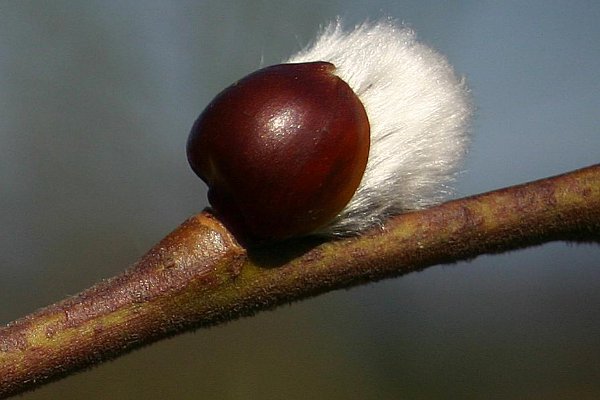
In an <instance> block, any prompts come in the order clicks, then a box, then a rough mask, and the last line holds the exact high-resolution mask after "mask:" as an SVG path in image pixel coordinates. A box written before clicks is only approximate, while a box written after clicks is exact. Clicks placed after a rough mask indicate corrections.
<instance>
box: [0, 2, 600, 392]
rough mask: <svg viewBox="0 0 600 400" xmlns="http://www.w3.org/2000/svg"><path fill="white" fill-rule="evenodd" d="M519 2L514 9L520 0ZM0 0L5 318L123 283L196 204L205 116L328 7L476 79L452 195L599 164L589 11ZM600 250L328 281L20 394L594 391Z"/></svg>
mask: <svg viewBox="0 0 600 400" xmlns="http://www.w3.org/2000/svg"><path fill="white" fill-rule="evenodd" d="M523 3H524V2H523ZM523 3H522V2H479V1H472V2H471V1H461V2H437V1H422V0H419V1H380V0H365V1H304V2H300V1H297V0H284V1H281V0H280V1H244V0H237V1H219V2H216V1H215V2H209V1H191V0H189V1H185V0H181V1H173V2H162V1H144V2H139V1H132V0H128V1H122V0H120V1H112V0H111V1H104V0H103V1H91V0H89V1H77V0H71V1H59V0H55V1H52V2H45V1H28V0H20V1H17V0H0V226H1V227H2V229H1V231H0V304H1V307H0V323H2V324H3V323H6V322H9V321H10V320H13V319H15V318H18V317H20V316H23V315H25V314H26V313H29V312H31V311H33V310H35V309H37V308H38V307H41V306H44V305H46V304H49V303H51V302H55V301H57V300H60V299H62V298H64V297H65V296H68V295H72V294H75V293H77V292H79V291H80V290H82V289H84V288H86V287H88V286H90V285H92V284H93V283H95V282H97V281H98V280H101V279H103V278H106V277H110V276H112V275H115V274H117V273H119V272H120V271H122V270H123V269H124V268H126V267H127V266H128V265H130V264H131V263H132V262H134V261H135V260H136V259H137V258H138V257H139V256H141V255H142V254H143V253H144V252H145V251H146V250H147V249H149V248H150V246H152V245H153V244H154V243H155V242H157V241H158V240H160V239H161V238H162V237H163V236H164V235H165V234H167V233H168V232H169V231H171V230H172V229H174V228H175V227H176V226H177V225H178V224H179V223H181V222H182V221H183V220H184V219H186V218H187V217H188V216H190V215H192V214H194V213H196V212H198V211H200V210H202V208H203V207H204V206H205V205H206V188H205V187H204V185H203V184H202V182H201V181H200V180H199V179H198V178H196V177H195V176H194V175H193V173H192V172H191V170H190V168H189V167H188V165H187V161H186V158H185V141H186V138H187V134H188V132H189V129H190V127H191V125H192V123H193V121H194V120H195V118H196V117H197V115H198V114H199V113H200V111H201V110H202V109H203V108H204V107H205V105H206V104H207V103H208V102H209V101H210V100H211V99H212V97H213V96H214V95H215V94H216V93H217V92H219V91H220V90H221V89H222V88H224V87H225V86H227V85H229V84H230V83H232V82H233V81H235V80H236V79H238V78H240V77H242V76H244V75H245V74H247V73H249V72H251V71H253V70H255V69H257V68H259V67H261V66H265V65H269V64H273V63H277V62H279V61H281V60H283V59H284V58H286V57H287V56H288V55H290V54H292V53H293V52H295V51H297V50H299V49H300V48H302V47H303V46H305V45H306V44H308V43H309V42H310V40H311V39H312V38H314V36H315V34H316V32H317V31H318V30H319V27H320V26H321V25H323V24H326V23H327V22H328V21H330V20H331V19H333V18H335V17H336V16H338V15H339V16H341V17H343V19H344V20H345V21H346V22H347V25H348V26H352V25H354V24H356V23H359V22H361V21H363V20H365V19H367V18H369V19H377V18H380V17H385V16H392V17H394V18H397V19H398V20H400V21H403V22H404V23H406V24H408V25H409V26H411V27H413V28H414V29H415V30H416V31H417V32H418V35H419V37H420V39H421V40H422V41H424V42H426V43H428V44H430V45H431V46H433V47H435V48H437V49H438V50H440V51H441V52H442V53H444V54H445V55H446V56H447V57H448V58H449V59H450V61H451V63H452V64H454V65H455V67H456V69H457V71H458V72H459V73H460V74H463V75H465V76H466V77H467V79H468V82H469V84H470V87H471V88H472V91H473V95H474V99H475V103H476V105H477V116H476V121H475V124H474V140H473V146H472V150H471V153H470V156H469V158H468V160H467V161H466V163H465V168H464V170H465V172H464V173H463V174H462V175H461V177H460V181H459V183H458V193H457V196H464V195H470V194H475V193H479V192H484V191H488V190H492V189H495V188H499V187H503V186H508V185H513V184H517V183H521V182H524V181H528V180H533V179H537V178H542V177H546V176H550V175H554V174H558V173H561V172H565V171H568V170H572V169H576V168H579V167H583V166H586V165H589V164H594V163H597V162H599V161H600V130H599V127H600V46H599V45H598V43H599V41H600V25H599V24H598V21H599V20H600V3H598V2H593V1H580V2H564V3H562V4H561V3H560V2H548V1H532V2H527V4H523ZM599 264H600V246H593V245H580V244H565V243H552V244H548V245H545V246H542V247H537V248H532V249H528V250H524V251H518V252H512V253H510V254H504V255H496V256H483V257H479V258H477V259H475V260H472V261H470V262H462V263H458V264H456V265H451V266H439V267H434V268H430V269H428V270H426V271H424V272H421V273H413V274H410V275H407V276H404V277H402V278H398V279H394V280H388V281H384V282H379V283H375V284H370V285H366V286H362V287H358V288H354V289H351V290H346V291H338V292H334V293H330V294H327V295H323V296H320V297H318V298H315V299H312V300H309V301H304V302H302V303H297V304H293V305H291V306H289V307H287V306H286V307H281V308H278V309H276V310H275V311H272V312H265V313H261V314H259V315H257V316H256V317H254V318H247V319H242V320H238V321H235V322H232V323H229V324H226V325H224V326H219V327H215V328H211V329H205V330H200V331H197V332H194V333H188V334H185V335H181V336H179V337H176V338H173V339H170V340H167V341H163V342H161V343H158V344H156V345H153V346H150V347H148V348H144V349H142V350H140V351H136V352H134V353H132V354H129V355H127V356H125V357H122V358H120V359H118V360H116V361H114V362H110V363H107V364H105V365H102V366H100V367H98V368H94V369H93V370H91V371H87V372H85V373H82V374H78V375H76V376H73V377H70V378H68V379H65V380H62V381H60V382H58V383H54V384H52V385H49V386H47V387H44V388H43V389H41V390H38V391H36V392H34V393H30V394H27V395H25V396H24V397H23V399H27V400H29V399H52V398H61V399H82V398H85V399H163V398H170V399H196V398H204V399H212V398H214V399H280V398H286V399H306V398H317V399H398V398H402V399H404V398H406V399H447V398H461V399H481V398H486V399H538V398H543V399H566V398H579V399H598V398H600V268H599V266H600V265H599Z"/></svg>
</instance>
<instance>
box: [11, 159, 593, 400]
mask: <svg viewBox="0 0 600 400" xmlns="http://www.w3.org/2000/svg"><path fill="white" fill-rule="evenodd" d="M553 240H581V241H595V242H599V241H600V164H598V165H594V166H591V167H588V168H584V169H581V170H578V171H574V172H571V173H568V174H564V175H560V176H556V177H553V178H548V179H543V180H539V181H536V182H532V183H528V184H524V185H520V186H514V187H510V188H507V189H501V190H497V191H494V192H490V193H486V194H482V195H477V196H473V197H469V198H464V199H460V200H456V201H451V202H448V203H445V204H442V205H440V206H437V207H433V208H430V209H427V210H423V211H419V212H412V213H407V214H403V215H399V216H397V217H394V218H392V219H390V220H389V222H388V223H387V224H386V225H385V227H383V228H382V229H379V230H376V231H372V232H368V233H366V234H364V235H362V236H360V237H356V238H348V239H343V240H337V241H329V242H324V241H319V240H316V239H303V240H297V241H293V242H290V243H286V244H282V245H278V246H271V247H269V248H262V249H258V250H253V251H248V250H246V249H244V248H243V247H242V246H240V245H239V244H238V243H237V241H236V240H235V238H234V237H233V236H232V235H231V234H230V233H229V232H228V231H227V230H226V228H225V227H224V226H223V225H222V224H221V223H220V222H219V221H218V220H217V219H215V217H214V216H213V215H211V214H210V213H209V212H208V211H205V212H202V213H200V214H198V215H196V216H194V217H192V218H190V219H188V220H187V221H185V222H184V223H183V224H182V225H181V226H179V227H178V228H177V229H176V230H175V231H174V232H172V233H171V234H169V235H168V236H167V237H165V238H164V239H163V240H162V241H161V242H160V243H158V244H157V245H156V246H155V247H154V248H152V249H151V250H150V251H149V252H148V253H147V254H146V255H144V256H143V257H142V258H141V259H140V260H139V261H138V262H137V263H135V264H134V265H133V266H132V267H130V268H129V269H128V270H126V271H125V272H124V273H123V274H121V275H119V276H116V277H114V278H111V279H108V280H105V281H103V282H100V283H99V284H97V285H95V286H93V287H92V288H90V289H87V290H85V291H83V292H82V293H80V294H78V295H76V296H74V297H71V298H68V299H66V300H63V301H61V302H59V303H56V304H54V305H51V306H49V307H46V308H44V309H41V310H39V311H37V312H35V313H33V314H31V315H29V316H26V317H24V318H22V319H20V320H17V321H15V322H12V323H10V324H8V325H7V326H6V327H4V328H1V329H0V398H5V397H7V396H10V395H14V394H17V393H21V392H23V391H26V390H28V389H32V388H35V387H39V386H40V385H42V384H43V383H45V382H48V381H51V380H56V379H58V378H60V377H63V376H66V375H68V374H71V373H73V372H76V371H78V370H81V369H83V368H87V367H90V366H92V365H95V364H98V363H100V362H102V361H104V360H108V359H111V358H115V357H118V356H119V355H122V354H124V353H126V352H127V351H129V350H132V349H134V348H139V347H141V346H143V345H145V344H148V343H151V342H154V341H157V340H160V339H162V338H165V337H167V336H171V335H174V334H177V333H179V332H183V331H186V330H190V329H195V328H198V327H202V326H207V325H212V324H216V323H220V322H224V321H230V320H232V319H234V318H237V317H240V316H244V315H251V314H253V313H255V312H257V311H260V310H264V309H269V308H272V307H274V306H277V305H279V304H283V303H288V302H290V301H296V300H300V299H303V298H307V297H310V296H314V295H317V294H319V293H324V292H327V291H330V290H334V289H338V288H344V287H349V286H352V285H357V284H360V283H363V282H371V281H374V280H378V279H383V278H389V277H393V276H398V275H402V274H405V273H407V272H410V271H415V270H420V269H423V268H426V267H429V266H432V265H436V264H440V263H449V262H456V261H459V260H464V259H469V258H473V257H475V256H478V255H481V254H485V253H498V252H503V251H507V250H512V249H516V248H521V247H526V246H531V245H536V244H540V243H544V242H548V241H553Z"/></svg>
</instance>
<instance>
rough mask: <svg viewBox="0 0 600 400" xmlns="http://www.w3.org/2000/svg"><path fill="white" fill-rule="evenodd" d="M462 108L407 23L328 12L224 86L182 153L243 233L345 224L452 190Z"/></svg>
mask: <svg viewBox="0 0 600 400" xmlns="http://www.w3.org/2000/svg"><path fill="white" fill-rule="evenodd" d="M471 114H472V107H471V103H470V96H469V92H468V89H467V87H466V85H465V83H464V80H462V79H460V78H458V77H457V76H456V74H455V73H454V70H453V68H452V67H451V66H450V64H449V63H448V62H447V61H446V59H445V58H444V57H443V56H441V55H440V54H438V53H436V52H435V51H434V50H432V49H431V48H429V47H427V46H425V45H424V44H421V43H419V42H417V40H416V38H415V34H414V32H413V31H412V30H410V29H408V28H405V27H402V26H400V25H398V24H396V23H395V22H394V21H392V20H385V21H380V22H376V23H364V24H362V25H359V26H356V27H355V29H354V30H351V31H345V30H344V29H343V27H342V24H341V22H340V21H336V22H334V23H332V24H330V25H329V26H328V27H327V28H325V29H324V30H323V32H322V33H321V35H320V37H319V38H317V40H316V41H315V42H314V43H313V44H312V45H310V46H309V47H307V48H306V49H304V50H303V51H301V52H299V53H298V54H296V55H294V56H292V57H290V58H289V59H288V60H287V61H286V63H285V64H279V65H276V66H272V67H267V68H264V69H261V70H259V71H257V72H255V73H253V74H250V75H248V76H247V77H245V78H242V79H241V80H240V81H238V82H236V83H235V84H233V85H232V86H230V87H228V88H226V89H225V90H224V91H223V92H221V93H220V94H219V95H218V96H217V97H216V98H215V99H214V100H213V101H212V102H211V103H210V104H209V105H208V107H207V108H206V109H205V110H204V111H203V112H202V113H201V114H200V116H199V117H198V119H197V120H196V122H195V123H194V126H193V128H192V130H191V132H190V136H189V139H188V143H187V155H188V160H189V162H190V165H191V166H192V169H193V170H194V172H196V174H197V175H198V176H200V177H201V178H202V179H203V180H204V181H205V182H206V183H207V184H208V186H209V193H208V196H209V201H210V203H211V206H212V207H213V208H214V209H215V212H216V213H217V214H218V215H219V216H220V217H221V218H222V219H223V221H224V222H225V223H226V224H227V225H228V226H229V227H230V229H231V230H232V231H233V232H234V233H236V234H239V235H240V236H241V239H242V240H243V241H246V242H247V243H263V242H270V241H279V240H284V239H287V238H290V237H295V236H302V235H307V234H312V233H316V234H325V235H351V234H355V233H358V232H361V231H363V230H365V229H368V228H371V227H373V226H377V225H379V224H381V223H382V222H383V221H384V220H385V219H386V218H387V217H388V216H389V215H392V214H396V213H400V212H403V211H407V210H411V209H419V208H423V207H427V206H430V205H433V204H436V203H438V202H440V201H441V200H443V198H444V197H445V196H446V195H447V194H448V193H450V192H451V190H450V188H449V184H450V183H451V182H452V180H453V178H454V176H455V173H456V171H457V169H458V167H459V166H460V162H461V160H462V159H463V157H464V154H465V153H466V149H467V145H468V142H469V135H468V127H469V120H470V117H471Z"/></svg>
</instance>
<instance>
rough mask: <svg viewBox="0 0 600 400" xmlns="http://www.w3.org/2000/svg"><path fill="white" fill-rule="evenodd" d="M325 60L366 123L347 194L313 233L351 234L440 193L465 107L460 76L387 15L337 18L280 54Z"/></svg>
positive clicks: (435, 199) (463, 131)
mask: <svg viewBox="0 0 600 400" xmlns="http://www.w3.org/2000/svg"><path fill="white" fill-rule="evenodd" d="M310 61H328V62H330V63H332V64H334V65H335V67H336V70H335V74H336V75H338V76H339V77H340V78H341V79H343V80H344V81H346V82H347V83H348V85H349V86H350V87H351V88H352V89H353V90H354V92H355V93H356V94H357V95H358V97H359V98H360V100H361V101H362V103H363V105H364V107H365V110H366V112H367V116H368V118H369V123H370V126H371V148H370V152H369V159H368V162H367V167H366V170H365V173H364V176H363V178H362V181H361V183H360V186H359V187H358V189H357V191H356V193H355V194H354V197H353V198H352V199H351V200H350V202H349V203H348V205H347V206H346V207H345V208H344V209H343V210H342V211H341V212H340V214H339V215H338V216H337V217H336V218H335V220H334V221H332V222H331V223H330V224H329V225H328V226H326V227H324V228H323V229H321V230H320V232H318V233H322V234H329V235H331V234H332V235H351V234H355V233H357V232H360V231H363V230H365V229H367V228H371V227H373V226H377V225H380V224H381V223H382V222H383V221H384V220H385V219H386V218H387V217H388V216H389V215H393V214H398V213H401V212H403V211H407V210H414V209H421V208H425V207H428V206H431V205H434V204H437V203H439V202H441V201H442V200H444V198H446V197H447V195H448V194H450V193H451V188H450V187H449V186H448V185H449V184H450V183H451V182H452V181H453V179H454V177H455V175H456V172H457V169H458V167H459V166H460V163H461V161H462V159H463V158H464V155H465V153H466V150H467V146H468V142H469V132H468V130H469V122H470V118H471V114H472V105H471V101H470V94H469V91H468V89H467V87H466V85H465V82H464V80H463V79H460V78H459V77H457V76H456V74H455V73H454V70H453V68H452V66H451V65H450V64H449V63H448V61H447V60H446V59H445V58H444V57H443V56H442V55H440V54H439V53H437V52H435V51H434V50H432V49H431V48H429V47H427V46H426V45H424V44H422V43H419V42H417V40H416V37H415V33H414V32H413V31H412V30H411V29H408V28H406V27H402V26H399V25H398V24H396V23H395V22H394V21H392V20H385V21H379V22H375V23H364V24H362V25H359V26H356V27H355V29H354V30H352V31H349V32H346V31H344V29H343V27H342V24H341V22H340V21H339V20H338V21H336V22H333V23H331V24H330V25H329V26H328V27H327V28H325V29H324V30H323V32H322V34H321V36H320V37H319V38H317V40H316V41H315V42H314V43H313V44H312V45H310V46H309V47H307V48H306V49H304V50H303V51H300V52H299V53H297V54H296V55H294V56H292V57H290V58H289V60H287V61H286V62H290V63H300V62H310Z"/></svg>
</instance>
